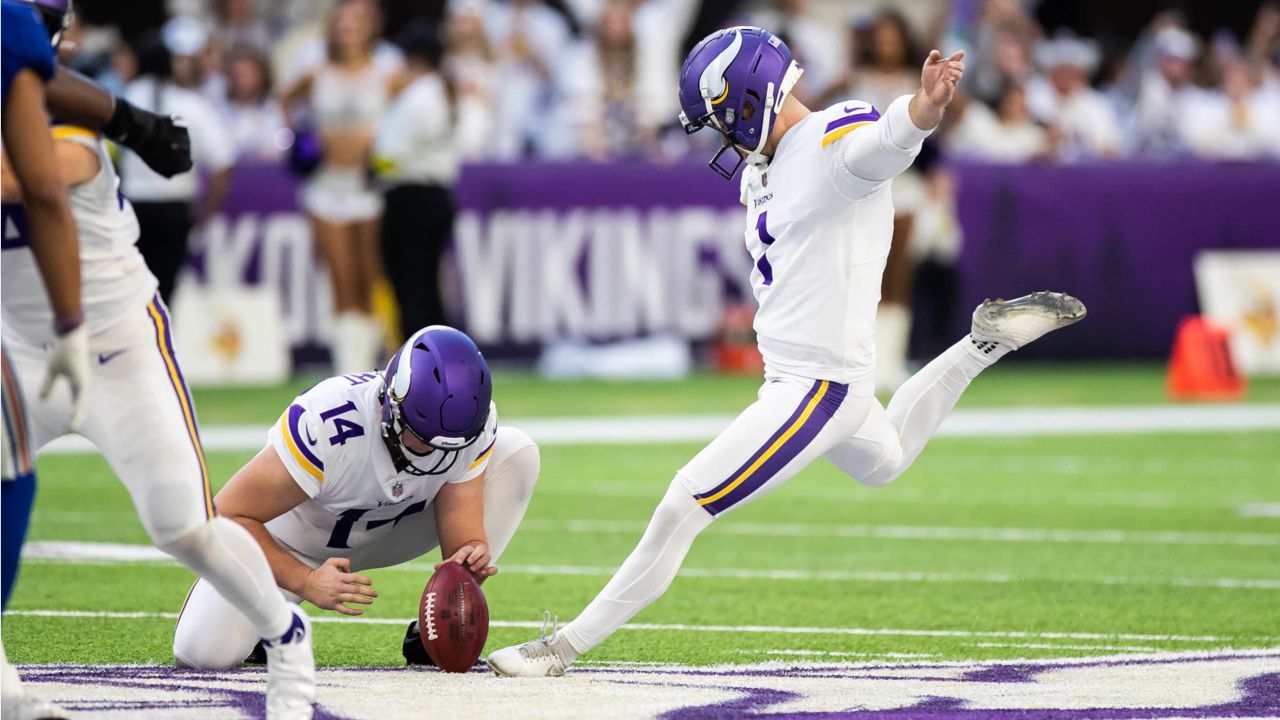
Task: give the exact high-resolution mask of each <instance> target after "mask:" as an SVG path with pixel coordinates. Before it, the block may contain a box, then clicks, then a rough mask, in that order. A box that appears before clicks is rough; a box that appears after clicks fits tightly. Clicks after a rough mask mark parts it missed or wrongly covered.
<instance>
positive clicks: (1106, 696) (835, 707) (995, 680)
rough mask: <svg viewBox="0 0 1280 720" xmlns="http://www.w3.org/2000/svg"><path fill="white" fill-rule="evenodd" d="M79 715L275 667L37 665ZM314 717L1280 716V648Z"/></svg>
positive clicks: (535, 688) (621, 671)
mask: <svg viewBox="0 0 1280 720" xmlns="http://www.w3.org/2000/svg"><path fill="white" fill-rule="evenodd" d="M21 672H22V676H23V679H24V680H25V681H26V683H27V687H28V690H29V692H31V693H32V694H34V695H37V696H39V697H43V698H47V699H52V700H54V701H56V702H58V703H59V704H61V705H62V706H63V707H64V708H66V709H67V711H68V712H70V713H71V714H72V716H73V717H76V718H109V719H110V720H125V719H126V718H127V719H129V720H133V719H134V718H173V717H182V718H192V719H194V720H205V719H208V720H213V719H215V718H218V719H223V718H253V717H261V713H262V711H263V708H262V695H261V693H262V691H263V689H264V688H265V686H266V673H265V671H263V670H261V669H258V668H254V669H242V670H231V671H217V672H213V671H194V670H175V669H173V668H168V667H157V666H141V667H140V666H67V665H55V666H27V667H23V668H21ZM317 675H318V680H319V694H318V697H319V701H320V707H319V708H318V709H317V711H316V717H317V718H330V719H333V718H352V719H361V718H399V717H422V716H423V715H422V710H423V708H427V707H429V708H430V709H431V713H430V714H431V717H448V718H458V719H462V720H465V719H467V718H489V717H500V716H508V715H510V714H511V712H512V709H513V708H519V714H520V716H521V717H522V718H565V717H608V718H662V720H695V719H701V718H708V717H710V718H743V717H746V718H765V719H767V720H781V719H782V718H788V719H792V718H794V719H801V718H803V719H805V720H816V719H817V718H823V719H824V720H826V719H836V718H848V719H851V720H943V719H946V720H951V719H953V718H956V719H959V720H1077V719H1083V718H1110V719H1118V718H1144V719H1152V718H1167V719H1171V718H1193V717H1194V718H1240V717H1280V648H1276V649H1271V650H1258V651H1247V650H1241V651H1222V652H1215V653H1195V654H1190V653H1184V654H1168V653H1152V654H1145V655H1129V656H1113V657H1104V658H1083V659H1065V660H1025V661H1001V662H988V663H973V662H965V663H860V664H854V665H850V664H791V663H765V664H760V665H734V666H719V667H711V668H697V667H665V666H653V667H636V666H629V667H606V666H587V667H582V668H575V669H573V670H572V671H570V672H569V674H568V675H566V676H565V677H563V678H557V679H556V680H555V681H547V682H511V681H505V682H503V681H498V680H495V679H494V678H492V677H491V676H490V675H489V674H488V673H483V672H471V673H462V674H454V673H441V672H433V671H430V670H425V669H413V668H327V669H322V670H320V671H319V672H318V673H317Z"/></svg>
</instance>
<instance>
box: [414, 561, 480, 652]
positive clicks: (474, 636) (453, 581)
mask: <svg viewBox="0 0 1280 720" xmlns="http://www.w3.org/2000/svg"><path fill="white" fill-rule="evenodd" d="M418 635H419V637H421V638H422V646H423V647H425V648H426V649H427V654H428V655H430V656H431V659H432V660H435V662H436V665H437V666H439V667H440V669H441V670H444V671H445V672H457V673H460V672H467V671H468V670H470V669H471V667H472V666H473V665H475V664H476V660H478V659H479V658H480V652H481V651H482V650H484V642H485V639H486V638H488V637H489V604H488V603H487V602H485V599H484V592H483V591H481V590H480V583H478V582H476V579H475V577H474V576H473V575H472V574H471V571H470V570H467V569H466V568H465V567H463V566H461V565H459V564H457V563H445V564H444V565H442V566H440V569H439V570H437V571H436V573H435V574H434V575H432V576H431V579H430V580H428V581H427V587H426V588H424V589H423V591H422V602H420V603H419V604H418Z"/></svg>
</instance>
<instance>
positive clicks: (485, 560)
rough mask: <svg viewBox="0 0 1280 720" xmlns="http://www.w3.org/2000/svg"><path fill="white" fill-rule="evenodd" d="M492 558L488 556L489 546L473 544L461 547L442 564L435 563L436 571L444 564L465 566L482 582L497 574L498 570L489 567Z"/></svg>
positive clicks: (491, 566)
mask: <svg viewBox="0 0 1280 720" xmlns="http://www.w3.org/2000/svg"><path fill="white" fill-rule="evenodd" d="M491 560H492V558H491V557H490V556H489V546H488V545H485V544H484V543H475V544H473V545H463V546H462V547H460V548H458V551H457V552H455V553H454V554H453V555H451V556H450V557H449V558H448V559H447V560H445V561H444V562H438V563H436V567H435V569H436V570H439V569H440V566H441V565H444V563H457V564H459V565H463V566H465V567H466V568H467V569H468V570H470V571H471V572H473V573H475V575H476V577H478V578H480V579H481V580H483V579H484V578H487V577H492V576H494V575H497V574H498V568H496V567H494V566H493V565H490V564H489V563H490V561H491Z"/></svg>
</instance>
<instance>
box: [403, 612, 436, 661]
mask: <svg viewBox="0 0 1280 720" xmlns="http://www.w3.org/2000/svg"><path fill="white" fill-rule="evenodd" d="M400 652H401V653H402V654H403V655H404V661H405V663H406V664H408V665H426V666H428V667H435V666H436V661H435V660H432V659H431V656H430V655H428V654H427V649H426V648H425V647H423V645H422V636H421V635H420V634H418V621H417V620H414V621H413V622H411V623H409V629H408V631H406V632H405V634H404V642H403V643H401V645H400Z"/></svg>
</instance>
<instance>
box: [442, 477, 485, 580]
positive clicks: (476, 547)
mask: <svg viewBox="0 0 1280 720" xmlns="http://www.w3.org/2000/svg"><path fill="white" fill-rule="evenodd" d="M431 505H432V507H433V508H434V510H435V514H436V531H437V532H438V533H439V535H440V556H441V557H443V558H444V562H455V563H458V564H459V565H465V566H467V568H469V569H470V570H471V572H473V573H475V574H476V577H477V578H479V579H480V580H483V579H485V578H487V577H490V576H492V575H495V574H497V572H498V568H496V567H493V566H492V565H490V564H489V563H490V561H491V559H492V558H491V557H490V555H489V540H488V538H487V537H486V536H485V533H484V475H483V474H481V475H480V476H479V477H476V478H473V479H471V480H468V481H466V482H461V483H445V485H444V487H442V488H440V492H438V493H436V499H435V501H433V502H432V503H431ZM442 564H444V563H440V564H437V565H436V567H437V568H439V567H440V565H442Z"/></svg>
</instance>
